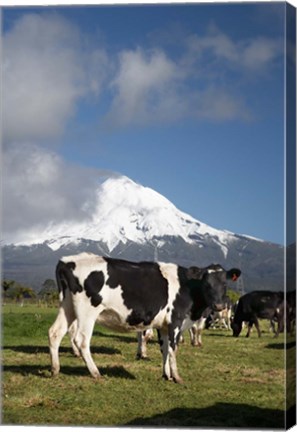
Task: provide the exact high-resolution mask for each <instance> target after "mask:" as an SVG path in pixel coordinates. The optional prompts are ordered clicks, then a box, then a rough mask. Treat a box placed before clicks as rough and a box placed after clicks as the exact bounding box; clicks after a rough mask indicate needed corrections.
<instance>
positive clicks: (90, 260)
mask: <svg viewBox="0 0 297 432" xmlns="http://www.w3.org/2000/svg"><path fill="white" fill-rule="evenodd" d="M62 261H63V262H64V263H65V264H67V263H69V262H74V263H75V269H74V270H73V275H74V276H76V277H77V278H78V281H79V283H80V285H81V286H82V287H83V286H84V282H85V280H86V279H87V277H88V276H89V275H90V273H92V272H93V271H102V272H103V273H104V276H106V274H107V263H106V261H105V260H104V258H102V257H101V256H98V255H94V254H92V253H88V252H83V253H81V254H79V255H76V256H67V257H63V258H62Z"/></svg>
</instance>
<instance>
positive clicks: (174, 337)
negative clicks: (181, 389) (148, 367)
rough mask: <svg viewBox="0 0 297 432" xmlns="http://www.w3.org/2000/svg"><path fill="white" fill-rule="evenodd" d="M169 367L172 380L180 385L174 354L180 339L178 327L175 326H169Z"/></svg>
mask: <svg viewBox="0 0 297 432" xmlns="http://www.w3.org/2000/svg"><path fill="white" fill-rule="evenodd" d="M168 330H169V332H168V333H169V348H168V350H169V365H170V375H171V377H172V379H173V380H174V381H175V382H176V383H178V384H182V383H183V380H182V378H181V377H180V375H179V373H178V370H177V362H176V353H177V346H178V342H179V337H180V334H181V332H180V327H178V326H176V327H173V326H169V328H168Z"/></svg>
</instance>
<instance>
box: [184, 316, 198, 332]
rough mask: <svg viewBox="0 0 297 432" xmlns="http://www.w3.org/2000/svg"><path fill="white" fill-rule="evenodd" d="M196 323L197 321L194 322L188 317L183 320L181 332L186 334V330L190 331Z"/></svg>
mask: <svg viewBox="0 0 297 432" xmlns="http://www.w3.org/2000/svg"><path fill="white" fill-rule="evenodd" d="M194 323H195V321H192V320H191V319H190V317H189V316H187V317H186V318H185V319H184V320H183V323H182V326H181V332H182V333H183V332H185V331H186V330H189V329H190V328H191V327H192V326H193V325H194Z"/></svg>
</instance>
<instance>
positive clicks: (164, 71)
mask: <svg viewBox="0 0 297 432" xmlns="http://www.w3.org/2000/svg"><path fill="white" fill-rule="evenodd" d="M178 79H179V70H178V68H177V66H176V64H175V63H174V62H173V61H172V60H170V59H169V58H168V57H167V56H166V54H165V53H164V52H163V51H161V50H154V51H144V50H142V49H140V48H138V49H136V50H134V51H132V50H130V51H122V52H121V53H120V55H119V67H118V71H117V73H116V76H115V78H114V80H113V81H112V84H111V86H112V89H113V90H114V92H115V96H114V99H113V103H112V107H111V112H110V113H109V115H108V118H109V119H110V118H112V119H113V120H114V119H115V118H116V119H117V120H118V123H119V124H121V125H127V124H129V123H140V124H146V123H148V122H151V121H159V120H160V118H162V117H163V115H166V112H164V110H163V109H162V107H163V106H164V104H166V103H168V102H167V101H168V98H170V94H171V90H172V87H174V86H175V85H176V83H177V81H178ZM166 99H167V101H166Z"/></svg>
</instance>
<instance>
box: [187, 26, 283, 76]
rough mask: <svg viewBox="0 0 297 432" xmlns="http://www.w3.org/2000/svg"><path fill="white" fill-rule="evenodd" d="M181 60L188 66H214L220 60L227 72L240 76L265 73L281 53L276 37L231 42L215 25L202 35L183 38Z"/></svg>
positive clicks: (280, 43) (280, 46)
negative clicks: (185, 39)
mask: <svg viewBox="0 0 297 432" xmlns="http://www.w3.org/2000/svg"><path fill="white" fill-rule="evenodd" d="M187 48H188V50H187V52H186V54H185V58H187V59H188V62H190V63H191V64H197V63H200V64H201V63H202V62H206V63H208V64H209V65H210V66H212V67H214V64H217V63H219V62H221V61H224V64H223V65H222V64H221V66H224V68H226V67H227V70H228V71H230V69H231V70H232V69H234V68H236V69H237V70H240V71H241V73H245V72H248V73H251V72H261V71H264V72H265V71H266V68H267V67H270V66H271V64H272V62H273V61H275V60H276V59H277V58H279V57H280V55H281V54H282V53H283V45H282V41H281V40H280V39H279V38H264V37H256V36H255V37H254V38H249V39H238V40H234V39H231V38H230V37H229V36H228V35H227V34H225V33H224V32H222V31H221V30H219V29H218V28H217V27H216V26H215V25H212V26H210V28H209V31H208V33H207V34H206V35H204V36H198V35H192V36H190V37H189V38H188V39H187Z"/></svg>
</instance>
